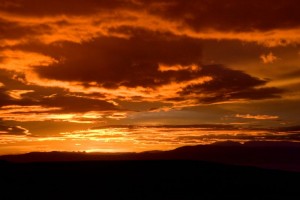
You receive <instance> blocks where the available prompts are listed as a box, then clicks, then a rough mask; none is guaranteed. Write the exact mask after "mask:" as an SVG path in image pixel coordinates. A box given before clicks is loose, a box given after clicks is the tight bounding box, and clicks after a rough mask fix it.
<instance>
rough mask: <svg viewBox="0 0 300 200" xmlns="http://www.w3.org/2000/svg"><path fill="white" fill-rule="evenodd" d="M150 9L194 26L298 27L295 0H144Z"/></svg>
mask: <svg viewBox="0 0 300 200" xmlns="http://www.w3.org/2000/svg"><path fill="white" fill-rule="evenodd" d="M144 2H147V3H146V4H148V6H149V4H150V5H152V6H149V8H150V10H151V12H152V13H154V14H157V15H160V16H162V17H164V18H167V19H170V20H178V21H182V22H183V23H184V24H185V25H187V26H189V27H192V28H194V29H196V30H201V29H206V28H214V29H217V30H233V31H252V30H263V31H265V30H272V29H278V28H282V29H285V28H298V27H299V23H300V16H299V14H298V12H299V9H300V5H299V1H298V0H286V1H282V0H264V1H260V0H252V1H240V0H226V1H222V2H221V1H219V0H199V1H186V0H172V1H169V0H163V1H156V0H152V1H144Z"/></svg>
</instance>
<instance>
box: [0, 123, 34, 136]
mask: <svg viewBox="0 0 300 200" xmlns="http://www.w3.org/2000/svg"><path fill="white" fill-rule="evenodd" d="M28 134H29V132H28V130H27V129H25V128H23V127H21V126H6V125H2V124H0V135H28Z"/></svg>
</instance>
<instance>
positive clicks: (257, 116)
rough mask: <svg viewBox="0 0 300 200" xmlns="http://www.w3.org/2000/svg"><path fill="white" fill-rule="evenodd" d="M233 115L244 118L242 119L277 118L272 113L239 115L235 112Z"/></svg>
mask: <svg viewBox="0 0 300 200" xmlns="http://www.w3.org/2000/svg"><path fill="white" fill-rule="evenodd" d="M235 117H238V118H244V119H257V120H272V119H278V118H279V117H278V116H274V115H250V114H246V115H241V114H236V115H235Z"/></svg>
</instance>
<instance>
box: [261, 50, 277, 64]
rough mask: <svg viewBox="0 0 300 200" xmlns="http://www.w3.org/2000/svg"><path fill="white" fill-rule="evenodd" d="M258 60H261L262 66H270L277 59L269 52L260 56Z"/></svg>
mask: <svg viewBox="0 0 300 200" xmlns="http://www.w3.org/2000/svg"><path fill="white" fill-rule="evenodd" d="M260 59H261V60H262V62H263V63H264V64H272V63H274V62H275V61H276V60H277V59H278V58H277V57H276V56H275V55H273V53H272V52H270V53H269V54H262V55H261V56H260Z"/></svg>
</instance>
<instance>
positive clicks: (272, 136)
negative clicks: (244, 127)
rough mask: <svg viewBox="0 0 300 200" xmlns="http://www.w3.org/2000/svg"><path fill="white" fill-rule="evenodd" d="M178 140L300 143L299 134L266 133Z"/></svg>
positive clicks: (179, 138) (207, 136) (187, 137)
mask: <svg viewBox="0 0 300 200" xmlns="http://www.w3.org/2000/svg"><path fill="white" fill-rule="evenodd" d="M177 140H183V141H191V140H192V141H209V140H236V141H239V140H246V141H297V142H299V141H300V134H299V133H288V132H286V133H285V134H276V133H266V134H260V135H255V134H253V135H251V134H247V133H245V134H242V133H241V134H235V135H232V134H222V133H218V134H206V135H202V136H179V137H177Z"/></svg>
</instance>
